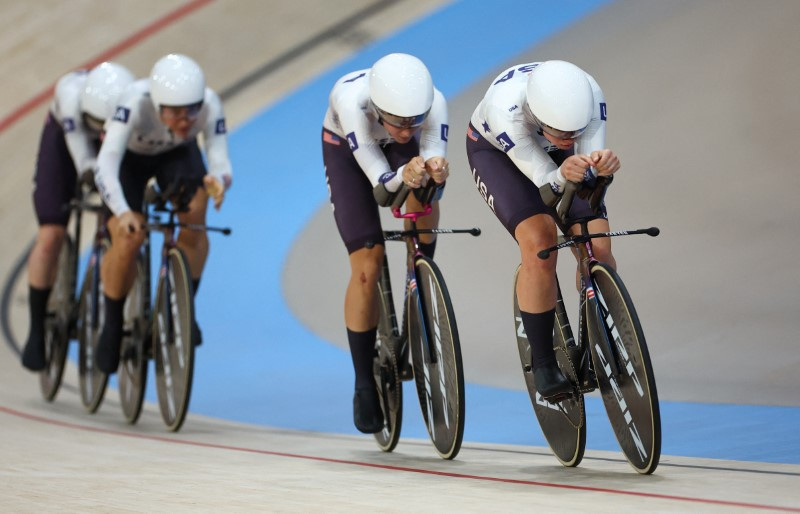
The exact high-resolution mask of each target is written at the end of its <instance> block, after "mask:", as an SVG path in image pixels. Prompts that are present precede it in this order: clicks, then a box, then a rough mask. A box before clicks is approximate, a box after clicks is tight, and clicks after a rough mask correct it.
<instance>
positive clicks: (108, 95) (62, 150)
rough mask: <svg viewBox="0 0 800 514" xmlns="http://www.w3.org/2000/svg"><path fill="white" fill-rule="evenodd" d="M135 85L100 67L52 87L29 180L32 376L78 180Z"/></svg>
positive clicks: (28, 360)
mask: <svg viewBox="0 0 800 514" xmlns="http://www.w3.org/2000/svg"><path fill="white" fill-rule="evenodd" d="M133 80H134V77H133V74H132V73H131V72H130V71H129V70H128V69H127V68H125V67H124V66H121V65H119V64H117V63H113V62H104V63H101V64H99V65H98V66H96V67H94V68H92V70H91V71H88V72H87V71H85V70H81V71H75V72H71V73H68V74H66V75H64V76H63V77H61V79H59V81H58V83H57V84H56V87H55V94H54V96H53V101H52V103H51V104H50V110H49V112H48V113H47V119H46V121H45V125H44V129H43V130H42V135H41V139H40V141H39V154H38V157H37V160H36V174H35V175H34V178H33V181H34V190H33V205H34V208H35V210H36V219H37V221H38V222H39V230H38V233H37V236H36V242H35V243H34V245H33V248H32V250H31V253H30V256H29V257H28V292H29V294H28V303H29V310H30V330H29V333H28V340H27V342H26V343H25V349H24V350H23V352H22V364H23V365H24V366H25V367H26V368H28V369H30V370H32V371H40V370H42V369H44V368H45V366H46V365H47V362H46V358H45V318H46V315H47V302H48V299H49V297H50V291H51V290H52V288H53V284H55V281H56V274H57V272H58V256H59V253H60V251H61V247H62V245H63V243H64V239H65V237H66V226H67V223H68V222H69V217H70V214H71V212H72V211H71V210H70V208H69V202H70V200H71V199H72V198H73V197H74V196H75V193H76V191H77V189H76V186H77V181H78V176H79V175H81V176H83V175H84V174H90V173H92V172H93V170H94V167H95V162H96V157H97V151H98V149H99V147H100V134H101V132H102V130H103V123H104V122H105V120H106V119H107V118H109V117H110V116H111V115H112V114H113V112H114V106H115V105H116V102H117V98H118V96H119V94H120V92H121V91H122V90H123V89H124V88H125V87H126V86H127V85H128V84H130V83H131V82H133ZM89 176H90V177H91V175H89Z"/></svg>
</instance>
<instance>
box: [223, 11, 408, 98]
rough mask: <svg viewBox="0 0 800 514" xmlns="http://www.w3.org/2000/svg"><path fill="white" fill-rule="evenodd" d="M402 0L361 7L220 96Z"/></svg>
mask: <svg viewBox="0 0 800 514" xmlns="http://www.w3.org/2000/svg"><path fill="white" fill-rule="evenodd" d="M401 1H403V0H379V1H377V2H374V3H372V4H370V5H368V6H367V7H365V8H363V9H361V10H360V11H357V12H355V13H354V14H351V15H350V16H348V17H347V18H345V19H344V20H342V21H340V22H338V23H336V24H335V25H333V26H331V27H330V28H328V29H326V30H323V31H322V32H320V33H318V34H317V35H315V36H313V37H311V38H309V39H307V40H305V41H304V42H302V43H300V44H299V45H297V46H295V47H294V48H290V49H289V50H287V51H286V52H284V53H282V54H281V55H279V56H278V57H276V58H275V59H273V60H271V61H268V62H267V63H265V64H264V65H263V66H261V67H260V68H258V69H257V70H255V71H253V72H251V73H249V74H247V75H245V76H244V77H242V78H241V79H239V80H238V81H236V82H235V83H233V84H232V85H230V86H228V87H227V88H225V89H223V90H222V91H220V98H221V99H222V100H223V101H224V100H227V99H229V98H231V97H233V96H236V95H237V94H239V93H241V92H242V91H243V90H244V89H246V88H247V87H249V86H251V85H253V84H254V83H256V82H258V81H259V80H261V79H262V78H264V77H265V76H267V75H269V74H270V73H272V72H274V71H275V70H277V69H279V68H281V67H282V66H284V65H286V64H288V63H289V62H291V61H293V60H295V59H297V58H298V57H300V56H301V55H303V54H305V53H308V52H310V51H311V50H313V49H314V48H316V47H318V46H320V45H322V44H323V43H325V42H327V41H330V40H332V39H336V38H337V37H339V36H341V35H342V34H344V33H345V32H347V31H348V30H349V29H350V28H351V27H352V26H354V25H356V24H358V23H359V22H362V21H364V20H366V19H367V18H370V17H371V16H374V15H375V14H378V13H380V12H382V11H384V10H385V9H388V8H389V7H391V6H393V5H395V4H398V3H399V2H401Z"/></svg>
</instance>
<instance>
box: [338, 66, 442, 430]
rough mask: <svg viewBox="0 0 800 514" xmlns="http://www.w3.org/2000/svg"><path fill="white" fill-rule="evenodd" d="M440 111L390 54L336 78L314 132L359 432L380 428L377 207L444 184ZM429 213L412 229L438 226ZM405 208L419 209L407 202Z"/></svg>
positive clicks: (418, 73) (424, 246)
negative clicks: (345, 276)
mask: <svg viewBox="0 0 800 514" xmlns="http://www.w3.org/2000/svg"><path fill="white" fill-rule="evenodd" d="M447 132H448V125H447V104H446V102H445V99H444V96H443V95H442V94H441V93H440V92H439V91H438V90H437V89H436V88H435V87H434V86H433V81H432V80H431V76H430V73H429V72H428V69H427V68H426V67H425V65H424V64H423V63H422V62H421V61H420V60H419V59H417V58H416V57H413V56H410V55H407V54H389V55H387V56H385V57H383V58H381V59H379V60H378V61H377V62H376V63H375V64H374V65H373V66H372V68H370V69H365V70H359V71H355V72H353V73H349V74H347V75H345V76H344V77H342V78H341V79H339V80H338V81H337V82H336V85H335V86H334V87H333V90H332V91H331V93H330V103H329V106H328V111H327V113H326V115H325V121H324V122H323V130H322V155H323V161H324V163H325V174H326V178H327V181H328V188H329V192H330V198H331V203H332V204H333V215H334V218H335V219H336V226H337V227H338V229H339V234H340V236H341V238H342V240H343V242H344V244H345V247H346V248H347V252H348V254H349V259H350V269H351V275H350V281H349V283H348V286H347V292H346V295H345V325H346V328H347V339H348V343H349V346H350V353H351V355H352V358H353V367H354V370H355V388H356V390H355V395H354V399H353V418H354V424H355V426H356V428H358V430H360V431H361V432H365V433H374V432H378V431H380V430H382V429H383V426H384V420H383V414H382V412H381V409H380V405H379V403H378V397H377V393H376V390H375V379H374V377H373V373H372V359H373V355H374V349H375V337H376V331H377V325H378V298H377V283H378V279H379V277H380V273H381V267H382V263H383V255H384V246H383V232H382V228H381V222H380V218H379V215H378V206H379V205H381V206H387V205H391V204H392V202H393V201H395V197H396V196H397V194H398V192H399V189H400V188H401V186H402V184H404V183H405V184H406V186H407V187H409V188H411V189H413V190H417V189H418V188H420V186H421V185H423V184H425V183H426V182H427V181H428V180H429V179H432V180H433V181H435V182H436V183H437V184H440V186H439V187H443V186H444V182H445V180H446V179H447V176H448V173H449V170H448V162H447V160H446V159H445V154H446V151H447ZM432 205H433V212H432V214H431V215H429V216H425V217H422V218H420V219H419V222H418V226H419V227H420V228H433V227H435V226H437V224H438V220H439V206H438V201H434V202H433V204H432ZM406 207H407V209H408V210H412V211H420V210H422V206H421V204H420V202H419V200H418V199H417V198H416V196H415V195H414V194H409V195H408V199H407V200H406ZM435 244H436V240H435V236H434V235H428V234H426V235H423V236H421V244H420V249H421V251H422V252H423V253H425V254H426V255H428V256H432V255H433V252H434V248H435Z"/></svg>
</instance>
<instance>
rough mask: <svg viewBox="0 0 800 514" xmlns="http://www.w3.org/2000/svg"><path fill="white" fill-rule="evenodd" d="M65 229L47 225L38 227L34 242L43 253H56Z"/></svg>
mask: <svg viewBox="0 0 800 514" xmlns="http://www.w3.org/2000/svg"><path fill="white" fill-rule="evenodd" d="M65 236H66V230H65V229H64V227H61V226H55V225H49V226H43V227H40V228H39V234H38V236H37V238H36V244H37V245H38V246H39V249H40V250H41V251H42V252H43V253H48V254H56V253H58V252H59V251H60V250H61V245H62V244H63V242H64V238H65Z"/></svg>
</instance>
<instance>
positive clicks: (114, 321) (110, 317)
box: [103, 293, 125, 330]
mask: <svg viewBox="0 0 800 514" xmlns="http://www.w3.org/2000/svg"><path fill="white" fill-rule="evenodd" d="M103 296H104V297H105V298H104V300H105V302H106V319H105V326H107V327H112V328H114V329H116V328H117V327H119V330H122V323H123V319H122V318H123V314H124V312H123V311H124V310H125V297H122V298H120V299H119V300H114V299H113V298H109V297H108V295H106V294H105V293H104V294H103Z"/></svg>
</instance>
